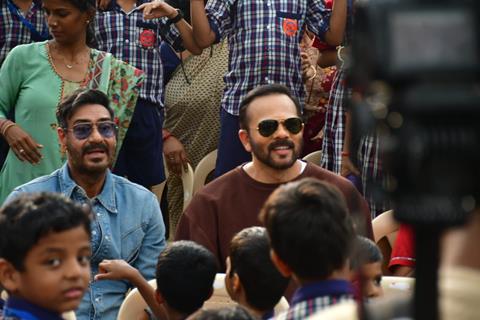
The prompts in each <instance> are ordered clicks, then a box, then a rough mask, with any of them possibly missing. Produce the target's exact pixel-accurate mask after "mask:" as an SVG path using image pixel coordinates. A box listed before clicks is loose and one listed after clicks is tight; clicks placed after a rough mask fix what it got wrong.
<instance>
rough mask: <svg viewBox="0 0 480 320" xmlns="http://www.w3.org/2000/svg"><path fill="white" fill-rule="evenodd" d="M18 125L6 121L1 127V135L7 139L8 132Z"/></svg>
mask: <svg viewBox="0 0 480 320" xmlns="http://www.w3.org/2000/svg"><path fill="white" fill-rule="evenodd" d="M16 125H17V124H16V123H15V122H13V121H10V120H5V121H3V122H2V123H1V125H0V133H1V134H2V136H3V137H5V135H6V134H7V131H8V130H9V129H10V128H12V127H14V126H16Z"/></svg>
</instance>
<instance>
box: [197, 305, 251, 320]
mask: <svg viewBox="0 0 480 320" xmlns="http://www.w3.org/2000/svg"><path fill="white" fill-rule="evenodd" d="M255 319H256V318H255V317H253V316H252V315H251V314H250V313H248V311H247V310H246V309H245V308H243V307H241V306H232V307H223V308H218V309H204V310H201V311H200V312H199V313H198V314H196V315H195V316H194V317H193V320H255Z"/></svg>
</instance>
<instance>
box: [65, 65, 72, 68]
mask: <svg viewBox="0 0 480 320" xmlns="http://www.w3.org/2000/svg"><path fill="white" fill-rule="evenodd" d="M65 66H66V67H67V68H68V69H72V68H73V65H71V64H65Z"/></svg>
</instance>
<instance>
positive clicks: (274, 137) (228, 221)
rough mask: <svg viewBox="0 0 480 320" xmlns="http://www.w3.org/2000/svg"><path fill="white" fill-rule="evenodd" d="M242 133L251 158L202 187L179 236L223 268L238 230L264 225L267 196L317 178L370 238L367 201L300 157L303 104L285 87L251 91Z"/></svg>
mask: <svg viewBox="0 0 480 320" xmlns="http://www.w3.org/2000/svg"><path fill="white" fill-rule="evenodd" d="M239 121H240V130H239V132H238V135H239V137H240V140H241V142H242V144H243V146H244V147H245V149H246V150H247V151H248V152H250V153H251V154H252V161H251V162H247V163H245V164H243V165H241V166H239V167H237V168H235V169H233V170H232V171H230V172H228V173H226V174H225V175H223V176H221V177H219V178H218V179H216V180H214V181H213V182H211V183H209V184H208V185H206V186H205V187H204V188H203V189H201V190H200V191H199V192H198V193H197V194H196V195H195V196H194V198H193V199H192V201H191V203H190V205H189V206H188V207H187V209H186V210H185V212H184V213H183V216H182V218H181V220H180V223H179V225H178V228H177V232H176V235H175V239H176V240H182V239H183V240H193V241H195V242H197V243H199V244H201V245H203V246H205V247H206V248H208V249H209V250H210V251H212V253H213V254H215V255H216V257H217V258H218V260H219V261H218V262H219V264H220V266H221V269H222V270H223V271H224V270H225V258H226V257H227V256H228V251H229V243H230V240H231V239H232V237H233V235H235V234H236V233H237V232H239V231H240V230H242V229H244V228H247V227H251V226H260V225H261V222H260V221H259V219H258V214H259V212H260V209H261V207H262V206H263V203H264V202H265V200H266V199H267V198H268V196H269V195H270V194H271V193H272V192H273V191H274V190H275V189H276V188H277V187H278V186H279V185H282V184H284V183H287V182H290V181H294V180H299V179H302V178H305V177H314V178H317V179H319V180H322V181H326V182H329V183H331V184H333V185H335V186H336V187H337V188H338V189H340V191H341V192H342V193H343V195H344V197H345V200H346V201H347V204H348V208H349V211H350V214H351V215H352V217H353V219H354V221H355V225H356V228H357V232H358V233H359V234H363V235H366V236H368V237H370V238H371V237H372V227H371V221H370V213H369V210H368V205H367V203H366V202H365V200H364V199H363V198H362V196H361V195H360V194H359V192H358V191H357V190H356V189H355V187H354V186H353V185H352V184H351V183H350V182H349V181H348V180H347V179H345V178H343V177H341V176H338V175H336V174H334V173H332V172H329V171H327V170H325V169H322V168H320V167H319V166H316V165H314V164H311V163H306V162H303V161H301V160H299V159H298V157H299V156H300V153H301V148H302V133H303V122H302V120H301V107H300V104H299V103H298V101H297V100H296V99H295V98H294V97H293V96H292V94H291V93H290V91H289V90H288V89H287V88H286V87H284V86H282V85H276V84H272V85H265V86H260V87H258V88H256V89H254V90H252V91H251V92H250V93H249V94H248V95H247V96H246V97H245V99H244V100H243V101H242V103H241V106H240V114H239Z"/></svg>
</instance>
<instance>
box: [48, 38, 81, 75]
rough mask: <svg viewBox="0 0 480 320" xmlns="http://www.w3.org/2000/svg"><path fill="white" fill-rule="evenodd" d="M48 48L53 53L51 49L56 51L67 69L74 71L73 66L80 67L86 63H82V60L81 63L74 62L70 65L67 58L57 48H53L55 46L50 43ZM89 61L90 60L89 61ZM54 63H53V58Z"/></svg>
mask: <svg viewBox="0 0 480 320" xmlns="http://www.w3.org/2000/svg"><path fill="white" fill-rule="evenodd" d="M48 48H49V49H50V50H49V51H52V50H51V49H54V50H55V51H56V53H57V56H59V57H60V58H61V60H62V62H63V64H64V65H65V66H66V67H67V69H73V66H74V65H79V64H81V63H82V62H84V61H82V60H80V61H78V62H75V61H72V62H71V64H69V63H68V62H67V59H66V58H65V56H64V55H63V54H62V53H61V52H60V51H59V50H58V48H56V47H55V46H53V45H52V46H51V45H50V43H48ZM89 51H90V50H89ZM89 56H90V54H89ZM89 60H90V59H89ZM52 61H53V56H52Z"/></svg>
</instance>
